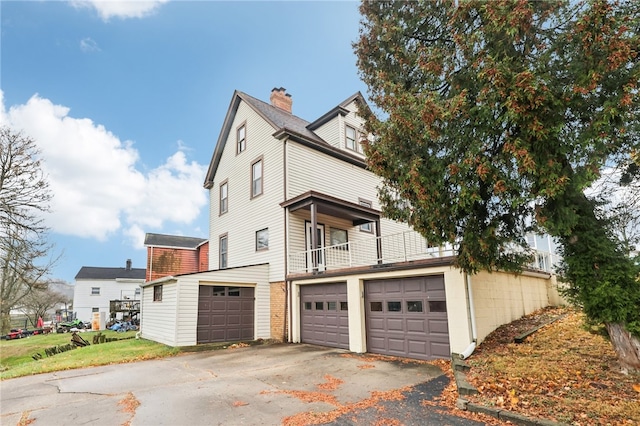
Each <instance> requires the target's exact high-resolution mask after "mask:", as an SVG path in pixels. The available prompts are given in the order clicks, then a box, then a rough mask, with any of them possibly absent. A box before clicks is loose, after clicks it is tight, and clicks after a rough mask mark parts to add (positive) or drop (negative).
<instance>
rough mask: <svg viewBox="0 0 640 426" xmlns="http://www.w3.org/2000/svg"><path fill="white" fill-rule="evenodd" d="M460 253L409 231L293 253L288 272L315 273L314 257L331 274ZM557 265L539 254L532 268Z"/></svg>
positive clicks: (547, 255)
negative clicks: (436, 245)
mask: <svg viewBox="0 0 640 426" xmlns="http://www.w3.org/2000/svg"><path fill="white" fill-rule="evenodd" d="M378 253H380V255H379V254H378ZM456 254H457V250H456V249H455V248H454V247H453V246H445V247H433V246H431V245H429V244H428V243H427V241H426V240H425V239H424V237H423V236H422V235H420V234H419V233H417V232H415V231H406V232H403V233H400V234H393V235H385V236H381V237H372V238H368V239H363V240H358V241H354V242H347V243H343V244H337V245H333V246H327V247H322V248H319V249H315V250H306V251H302V252H296V253H291V254H290V255H289V262H288V273H289V274H304V273H311V272H314V267H313V264H314V262H313V259H314V258H315V259H316V262H315V263H316V264H317V267H316V269H315V270H316V271H329V270H337V269H344V268H353V267H358V266H371V265H376V264H388V263H397V262H407V261H411V260H421V259H430V258H438V257H449V256H455V255H456ZM557 262H558V257H557V255H554V254H552V253H548V252H541V251H535V259H534V261H533V262H532V263H531V264H530V265H529V267H530V268H532V269H537V270H542V271H546V272H553V270H554V268H555V266H556V265H557Z"/></svg>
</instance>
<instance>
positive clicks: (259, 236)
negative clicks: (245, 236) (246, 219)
mask: <svg viewBox="0 0 640 426" xmlns="http://www.w3.org/2000/svg"><path fill="white" fill-rule="evenodd" d="M268 248H269V228H264V229H261V230H259V231H256V251H260V250H266V249H268Z"/></svg>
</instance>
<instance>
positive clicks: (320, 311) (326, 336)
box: [300, 283, 349, 349]
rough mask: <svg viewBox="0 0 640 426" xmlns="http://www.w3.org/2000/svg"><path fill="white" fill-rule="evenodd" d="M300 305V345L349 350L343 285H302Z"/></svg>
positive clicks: (345, 291)
mask: <svg viewBox="0 0 640 426" xmlns="http://www.w3.org/2000/svg"><path fill="white" fill-rule="evenodd" d="M300 302H301V303H300V319H301V327H300V334H301V340H302V342H304V343H311V344H315V345H322V346H331V347H335V348H344V349H349V318H348V314H349V313H348V305H347V284H346V283H332V284H314V285H304V286H301V287H300Z"/></svg>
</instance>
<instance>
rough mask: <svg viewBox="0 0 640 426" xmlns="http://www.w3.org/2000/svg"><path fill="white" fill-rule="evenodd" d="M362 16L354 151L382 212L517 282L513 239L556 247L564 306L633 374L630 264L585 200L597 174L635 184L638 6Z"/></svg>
mask: <svg viewBox="0 0 640 426" xmlns="http://www.w3.org/2000/svg"><path fill="white" fill-rule="evenodd" d="M361 13H362V16H363V17H362V20H361V28H360V38H359V40H358V42H357V43H356V45H355V49H356V53H357V56H358V66H359V69H360V73H361V76H362V78H363V80H364V82H365V83H366V84H367V86H368V88H369V95H370V99H371V101H372V103H373V105H374V109H373V110H372V111H363V114H364V115H365V118H366V126H367V130H368V131H369V132H370V133H371V134H373V135H375V138H374V139H373V140H372V141H365V152H366V154H367V157H368V163H369V167H370V168H371V169H372V170H373V171H374V172H375V173H377V174H379V175H380V176H381V177H382V179H383V186H382V187H381V188H380V197H381V201H382V203H383V208H384V212H385V214H386V215H388V216H389V217H391V218H393V219H397V220H401V221H405V222H407V223H409V224H410V225H411V226H413V227H414V228H415V229H416V230H417V231H419V232H420V233H422V234H423V235H424V236H425V237H426V238H427V239H428V240H429V241H430V242H431V243H434V244H439V243H444V242H452V243H456V244H458V247H459V251H458V256H457V263H458V266H459V267H461V268H462V269H463V270H465V271H466V272H470V273H474V272H477V271H478V270H494V269H496V268H500V269H506V270H515V271H518V270H520V269H521V268H522V266H523V265H524V264H526V262H527V260H528V258H527V253H526V250H527V246H526V244H525V239H524V238H525V235H526V233H527V232H531V231H544V232H548V233H550V234H551V235H553V236H555V237H557V238H558V240H559V241H560V243H561V246H562V254H563V257H564V260H565V261H564V263H563V266H562V270H561V274H562V277H563V278H564V279H565V280H566V281H567V283H568V286H569V296H570V297H571V298H572V299H573V300H574V301H575V302H577V303H578V304H580V305H581V306H582V307H583V308H584V310H585V312H586V314H587V315H588V316H589V318H591V319H593V320H595V321H599V322H602V323H604V324H606V325H607V328H608V330H609V333H610V335H611V338H612V342H613V344H614V347H615V349H616V351H617V353H618V356H619V358H620V360H621V362H622V363H623V365H624V366H625V367H626V368H631V369H633V368H640V340H639V337H640V282H638V265H637V263H634V261H633V259H631V258H630V257H629V256H628V248H627V247H623V244H621V242H620V241H619V240H618V239H617V238H616V237H615V235H616V233H615V232H612V231H613V230H612V226H613V222H611V221H610V220H609V219H608V218H607V216H606V215H605V214H603V212H606V209H602V208H601V205H600V203H599V200H597V199H596V196H595V194H591V195H585V190H587V189H588V188H589V187H590V186H591V185H592V184H593V183H594V182H595V181H596V180H597V179H598V178H599V177H600V176H601V173H602V172H603V170H604V169H605V168H608V167H613V166H624V167H626V170H625V171H624V173H623V175H624V176H625V179H626V182H627V183H628V182H630V181H631V182H633V181H637V179H638V173H637V171H638V166H639V165H640V160H639V157H638V152H639V151H640V142H639V140H640V136H639V130H640V127H639V125H638V122H639V120H640V111H639V109H640V93H639V87H638V81H639V80H640V57H639V52H638V49H639V48H640V37H639V33H640V2H637V1H635V0H628V1H626V0H621V1H620V2H613V1H607V0H593V1H584V2H568V1H566V2H559V1H527V0H492V1H468V0H459V1H435V0H428V1H416V2H413V1H412V2H396V1H381V2H378V1H375V2H374V1H363V3H362V5H361ZM376 111H377V113H376ZM399 200H402V202H399Z"/></svg>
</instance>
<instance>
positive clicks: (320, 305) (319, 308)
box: [316, 302, 324, 311]
mask: <svg viewBox="0 0 640 426" xmlns="http://www.w3.org/2000/svg"><path fill="white" fill-rule="evenodd" d="M316 311H324V302H316Z"/></svg>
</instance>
